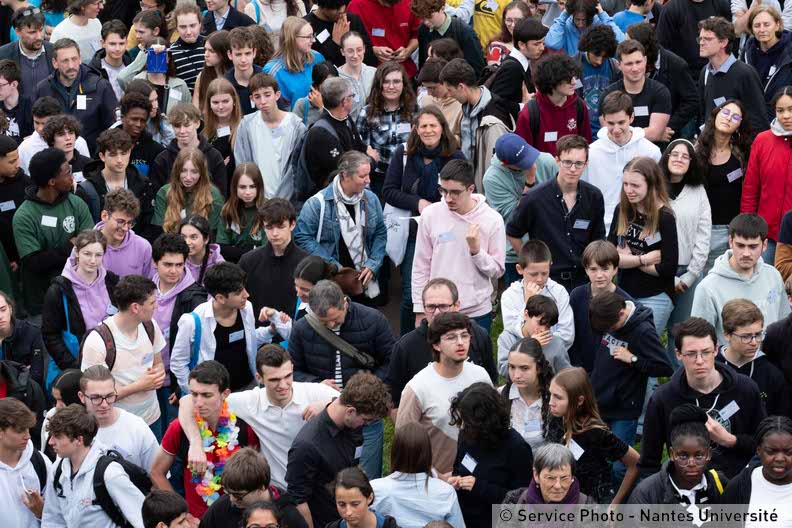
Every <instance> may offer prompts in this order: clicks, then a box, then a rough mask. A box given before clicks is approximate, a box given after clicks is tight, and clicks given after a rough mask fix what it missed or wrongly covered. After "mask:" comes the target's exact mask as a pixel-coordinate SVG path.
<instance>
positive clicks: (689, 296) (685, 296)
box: [666, 266, 704, 370]
mask: <svg viewBox="0 0 792 528" xmlns="http://www.w3.org/2000/svg"><path fill="white" fill-rule="evenodd" d="M687 268H688V267H687V266H679V267H678V268H677V277H680V276H682V275H684V274H685V273H686V272H687ZM703 278H704V276H703V274H702V275H699V276H698V278H697V279H696V280H695V282H693V284H692V285H690V287H688V289H687V290H685V291H684V292H682V293H677V295H676V299H675V300H676V302H675V303H674V309H673V310H672V311H671V317H669V319H668V323H667V326H668V345H667V346H666V353H667V354H668V359H669V361H671V366H672V367H674V370H676V369H677V368H679V366H680V365H681V363H680V362H679V361H678V360H677V358H676V351H675V350H674V348H675V345H674V336H672V335H671V334H672V333H673V332H672V330H673V328H674V325H676V324H678V323H681V322H682V321H684V320H685V319H687V318H688V317H690V310H691V308H692V307H693V295H694V294H695V293H696V288H697V287H698V285H699V283H700V282H701V280H702V279H703Z"/></svg>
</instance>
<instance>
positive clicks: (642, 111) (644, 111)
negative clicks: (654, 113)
mask: <svg viewBox="0 0 792 528" xmlns="http://www.w3.org/2000/svg"><path fill="white" fill-rule="evenodd" d="M633 111H634V112H635V117H646V116H648V115H649V107H648V106H636V107H635V110H633Z"/></svg>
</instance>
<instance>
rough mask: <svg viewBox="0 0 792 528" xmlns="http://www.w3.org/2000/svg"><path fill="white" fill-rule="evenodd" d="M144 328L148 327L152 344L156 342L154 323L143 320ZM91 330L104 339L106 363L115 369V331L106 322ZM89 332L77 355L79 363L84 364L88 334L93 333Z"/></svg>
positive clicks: (147, 332)
mask: <svg viewBox="0 0 792 528" xmlns="http://www.w3.org/2000/svg"><path fill="white" fill-rule="evenodd" d="M143 328H145V329H146V335H147V336H148V338H149V341H151V344H152V345H153V344H154V323H152V322H151V321H143ZM91 332H96V333H98V334H99V336H100V337H101V338H102V341H104V345H105V350H106V351H107V352H106V355H105V363H106V364H107V369H108V370H113V366H114V365H115V360H116V345H115V338H114V337H113V332H111V331H110V327H109V326H107V325H106V324H105V323H100V324H99V325H98V326H97V327H96V328H94V329H93V330H91ZM91 332H88V333H87V334H85V337H84V338H83V342H82V344H81V345H80V353H79V354H78V356H77V364H78V365H82V362H83V348H84V347H85V341H86V339H87V338H88V336H89V335H90V334H91Z"/></svg>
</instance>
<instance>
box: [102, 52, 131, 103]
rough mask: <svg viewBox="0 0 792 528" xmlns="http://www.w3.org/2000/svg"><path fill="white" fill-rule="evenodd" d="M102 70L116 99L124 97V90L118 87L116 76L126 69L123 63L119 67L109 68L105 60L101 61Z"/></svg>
mask: <svg viewBox="0 0 792 528" xmlns="http://www.w3.org/2000/svg"><path fill="white" fill-rule="evenodd" d="M102 68H104V70H105V71H106V72H107V78H108V80H109V81H110V86H112V87H113V91H114V92H115V94H116V99H121V97H123V95H124V90H122V89H121V86H119V85H118V74H119V73H121V70H123V69H124V68H126V66H124V64H123V63H122V64H121V66H111V65H110V64H108V63H107V61H106V60H104V59H102Z"/></svg>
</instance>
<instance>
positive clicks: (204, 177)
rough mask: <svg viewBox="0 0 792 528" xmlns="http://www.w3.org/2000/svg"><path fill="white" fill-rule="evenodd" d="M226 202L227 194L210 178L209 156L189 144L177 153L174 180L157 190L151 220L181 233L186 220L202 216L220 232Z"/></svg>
mask: <svg viewBox="0 0 792 528" xmlns="http://www.w3.org/2000/svg"><path fill="white" fill-rule="evenodd" d="M222 204H223V196H222V195H221V194H220V191H218V190H217V188H216V187H215V186H214V185H212V183H211V181H210V180H209V170H208V168H207V164H206V157H205V156H204V155H203V152H201V151H200V150H199V149H197V148H194V147H189V148H186V149H183V150H182V151H181V152H179V155H178V156H176V161H175V162H174V163H173V170H172V171H171V179H170V183H166V184H165V185H163V186H162V188H161V189H160V190H159V192H157V198H156V200H155V201H154V219H153V220H152V221H151V222H152V224H153V225H158V226H162V229H163V230H164V231H165V232H167V233H178V232H179V227H180V226H181V223H182V220H183V219H185V218H189V217H190V216H192V215H201V216H203V217H205V218H208V219H209V224H210V225H211V229H212V231H216V230H217V227H218V225H219V223H220V211H221V208H222Z"/></svg>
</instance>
